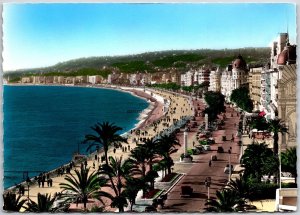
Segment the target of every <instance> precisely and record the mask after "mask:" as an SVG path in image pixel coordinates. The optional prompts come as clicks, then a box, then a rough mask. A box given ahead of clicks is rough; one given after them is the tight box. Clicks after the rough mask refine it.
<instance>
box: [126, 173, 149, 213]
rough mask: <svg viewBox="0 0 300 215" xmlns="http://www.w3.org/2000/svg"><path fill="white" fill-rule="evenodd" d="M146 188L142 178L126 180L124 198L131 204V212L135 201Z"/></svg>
mask: <svg viewBox="0 0 300 215" xmlns="http://www.w3.org/2000/svg"><path fill="white" fill-rule="evenodd" d="M143 187H144V182H143V181H142V180H141V179H140V178H133V177H128V178H127V179H126V187H125V190H124V191H123V194H124V196H125V197H126V198H127V199H128V201H129V203H130V211H132V207H133V205H134V204H135V199H136V196H137V194H138V192H139V191H140V190H141V189H142V188H143Z"/></svg>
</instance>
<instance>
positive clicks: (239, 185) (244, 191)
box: [228, 174, 252, 200]
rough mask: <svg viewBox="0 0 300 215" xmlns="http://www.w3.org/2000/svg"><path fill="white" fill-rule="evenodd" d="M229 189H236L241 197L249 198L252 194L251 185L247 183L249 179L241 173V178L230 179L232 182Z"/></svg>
mask: <svg viewBox="0 0 300 215" xmlns="http://www.w3.org/2000/svg"><path fill="white" fill-rule="evenodd" d="M228 186H229V189H231V190H234V191H235V192H236V194H237V196H238V197H239V198H241V199H244V200H246V199H249V197H250V196H251V194H252V193H251V191H250V186H249V184H248V183H247V181H246V180H245V179H244V178H243V177H242V175H241V174H240V177H239V178H236V179H234V180H233V179H230V182H229V184H228Z"/></svg>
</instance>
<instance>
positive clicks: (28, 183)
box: [26, 177, 31, 202]
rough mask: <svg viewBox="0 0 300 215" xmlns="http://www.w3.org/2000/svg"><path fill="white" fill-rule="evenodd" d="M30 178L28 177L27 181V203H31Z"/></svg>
mask: <svg viewBox="0 0 300 215" xmlns="http://www.w3.org/2000/svg"><path fill="white" fill-rule="evenodd" d="M30 182H31V181H30V178H29V177H27V179H26V184H27V191H28V195H27V201H28V202H29V185H30Z"/></svg>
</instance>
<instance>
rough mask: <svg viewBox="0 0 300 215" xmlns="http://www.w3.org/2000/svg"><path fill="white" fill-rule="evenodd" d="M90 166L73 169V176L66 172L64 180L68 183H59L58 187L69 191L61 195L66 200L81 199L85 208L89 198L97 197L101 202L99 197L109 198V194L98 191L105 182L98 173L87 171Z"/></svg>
mask: <svg viewBox="0 0 300 215" xmlns="http://www.w3.org/2000/svg"><path fill="white" fill-rule="evenodd" d="M89 171H90V168H84V167H81V168H80V171H79V170H77V169H75V175H76V177H75V176H73V175H72V174H68V175H66V177H65V180H66V181H67V182H68V183H60V184H59V185H60V187H61V188H62V189H63V190H62V192H64V191H69V192H70V193H65V194H63V196H65V197H66V201H70V200H71V201H74V200H76V201H77V202H79V201H82V202H83V207H84V209H86V204H87V202H88V199H89V198H94V199H98V200H100V201H101V202H102V200H101V197H102V196H103V197H107V198H111V195H110V194H108V193H106V192H103V191H100V188H101V186H102V185H104V184H105V183H106V180H105V179H104V178H100V177H99V176H98V174H97V173H96V172H95V171H93V172H91V173H89Z"/></svg>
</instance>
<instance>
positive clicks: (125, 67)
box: [4, 48, 270, 77]
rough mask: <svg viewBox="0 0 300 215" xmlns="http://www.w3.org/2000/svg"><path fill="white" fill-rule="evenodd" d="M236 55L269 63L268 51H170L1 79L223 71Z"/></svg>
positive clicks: (91, 60) (23, 72)
mask: <svg viewBox="0 0 300 215" xmlns="http://www.w3.org/2000/svg"><path fill="white" fill-rule="evenodd" d="M238 54H241V55H242V56H243V57H244V59H245V60H246V62H247V63H248V64H250V65H256V64H266V63H267V62H268V61H269V55H270V48H243V49H222V50H212V49H201V50H172V51H160V52H146V53H142V54H136V55H126V56H113V57H105V56H104V57H89V58H80V59H74V60H70V61H66V62H62V63H58V64H56V65H53V66H50V67H45V68H35V69H23V70H18V71H14V72H6V73H5V75H4V76H7V75H9V76H11V77H13V76H23V75H37V74H43V75H61V74H62V73H66V74H65V75H70V76H74V75H81V74H84V75H92V74H100V75H102V76H107V75H108V74H109V73H111V72H112V71H119V72H124V73H135V72H150V73H152V72H157V71H162V70H165V69H170V68H176V69H177V70H179V71H186V70H188V69H189V68H196V67H199V66H202V65H207V66H220V67H221V68H225V67H226V66H227V65H228V64H229V63H231V62H232V61H233V60H234V59H235V58H236V56H237V55H238Z"/></svg>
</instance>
